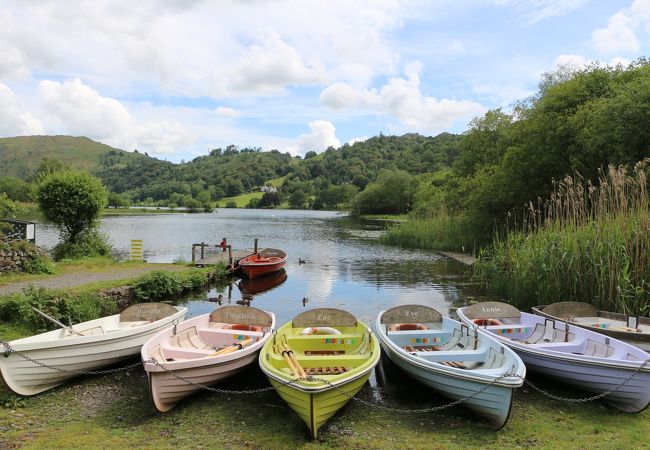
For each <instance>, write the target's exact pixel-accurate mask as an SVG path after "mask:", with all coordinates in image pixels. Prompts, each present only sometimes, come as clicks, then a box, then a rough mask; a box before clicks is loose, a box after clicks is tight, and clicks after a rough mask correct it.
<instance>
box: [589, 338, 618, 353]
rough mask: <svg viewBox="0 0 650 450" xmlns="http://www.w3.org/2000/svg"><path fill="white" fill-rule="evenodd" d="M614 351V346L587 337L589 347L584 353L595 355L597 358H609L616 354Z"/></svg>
mask: <svg viewBox="0 0 650 450" xmlns="http://www.w3.org/2000/svg"><path fill="white" fill-rule="evenodd" d="M614 351H615V350H614V347H612V346H609V345H607V344H602V343H600V342H596V341H592V340H591V339H587V347H586V348H585V351H584V352H583V355H586V356H594V357H596V358H609V357H610V356H612V355H613V354H614Z"/></svg>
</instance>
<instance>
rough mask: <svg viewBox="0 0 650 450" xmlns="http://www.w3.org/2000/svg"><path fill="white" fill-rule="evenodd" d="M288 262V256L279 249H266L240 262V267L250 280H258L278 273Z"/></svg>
mask: <svg viewBox="0 0 650 450" xmlns="http://www.w3.org/2000/svg"><path fill="white" fill-rule="evenodd" d="M286 262H287V254H286V253H285V252H283V251H282V250H278V249H277V248H265V249H264V250H262V251H261V252H257V253H254V254H252V255H250V256H247V257H245V258H243V259H241V260H240V261H239V266H238V268H240V269H241V270H242V271H243V272H244V274H245V275H246V276H247V277H248V278H251V279H253V278H257V277H259V276H262V275H266V274H269V273H272V272H277V271H278V270H280V269H282V268H283V267H284V264H285V263H286Z"/></svg>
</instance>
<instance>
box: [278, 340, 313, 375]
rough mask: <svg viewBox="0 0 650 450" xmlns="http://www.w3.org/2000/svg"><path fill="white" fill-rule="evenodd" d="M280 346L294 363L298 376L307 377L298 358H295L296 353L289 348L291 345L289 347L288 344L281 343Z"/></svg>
mask: <svg viewBox="0 0 650 450" xmlns="http://www.w3.org/2000/svg"><path fill="white" fill-rule="evenodd" d="M282 347H283V348H284V351H285V352H287V353H286V354H287V355H289V358H290V359H291V361H292V362H293V364H294V365H295V367H296V369H297V371H298V376H299V377H300V378H307V373H306V372H305V370H304V369H303V368H302V366H301V365H300V363H299V362H298V360H297V359H296V355H295V354H294V353H293V350H291V347H289V345H288V344H282Z"/></svg>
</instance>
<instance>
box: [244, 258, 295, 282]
mask: <svg viewBox="0 0 650 450" xmlns="http://www.w3.org/2000/svg"><path fill="white" fill-rule="evenodd" d="M285 264H286V261H280V262H277V263H274V264H264V265H262V264H255V263H251V264H248V263H244V264H242V265H241V270H242V272H244V274H245V275H246V276H247V277H248V278H250V279H253V278H259V277H262V276H264V275H268V274H271V273H273V272H277V271H278V270H281V269H282V268H283V267H284V265H285Z"/></svg>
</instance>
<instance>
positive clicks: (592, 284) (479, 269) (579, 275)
mask: <svg viewBox="0 0 650 450" xmlns="http://www.w3.org/2000/svg"><path fill="white" fill-rule="evenodd" d="M649 163H650V159H648V160H645V161H642V162H639V163H637V164H636V165H635V167H634V169H633V170H632V172H631V173H629V172H628V170H627V169H626V167H624V166H618V167H615V166H612V165H610V166H609V167H608V168H607V170H604V171H601V173H600V176H599V180H598V184H597V185H594V184H592V183H591V182H590V181H588V180H584V179H583V178H582V177H581V176H580V175H578V174H576V175H575V176H573V177H566V178H565V179H563V180H561V181H559V182H558V183H556V185H555V189H554V192H553V193H552V195H551V196H550V197H549V199H547V200H546V201H541V200H538V202H537V205H534V204H532V203H530V204H529V205H528V206H527V208H525V211H524V217H523V221H522V225H521V226H520V229H518V230H514V231H511V232H509V233H508V234H507V235H506V236H505V237H504V238H498V237H497V238H496V239H495V242H494V243H493V245H492V246H491V247H489V248H488V250H486V251H485V252H482V254H481V255H480V258H479V261H478V263H477V264H476V265H475V266H474V271H475V275H476V276H477V277H479V278H480V279H482V280H484V281H485V282H486V283H487V284H488V285H490V286H491V287H492V289H493V290H494V291H495V292H496V293H498V294H499V295H501V296H503V297H505V298H507V299H508V300H509V301H511V302H512V303H514V304H516V305H518V306H520V307H530V306H534V305H535V304H543V303H551V302H555V301H569V300H571V301H585V302H588V303H592V304H594V305H595V306H596V307H598V308H601V309H607V310H612V311H618V312H623V313H628V314H645V315H647V314H648V313H650V218H649V206H648V180H647V177H646V172H645V170H644V168H645V166H647V165H648V164H649Z"/></svg>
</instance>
